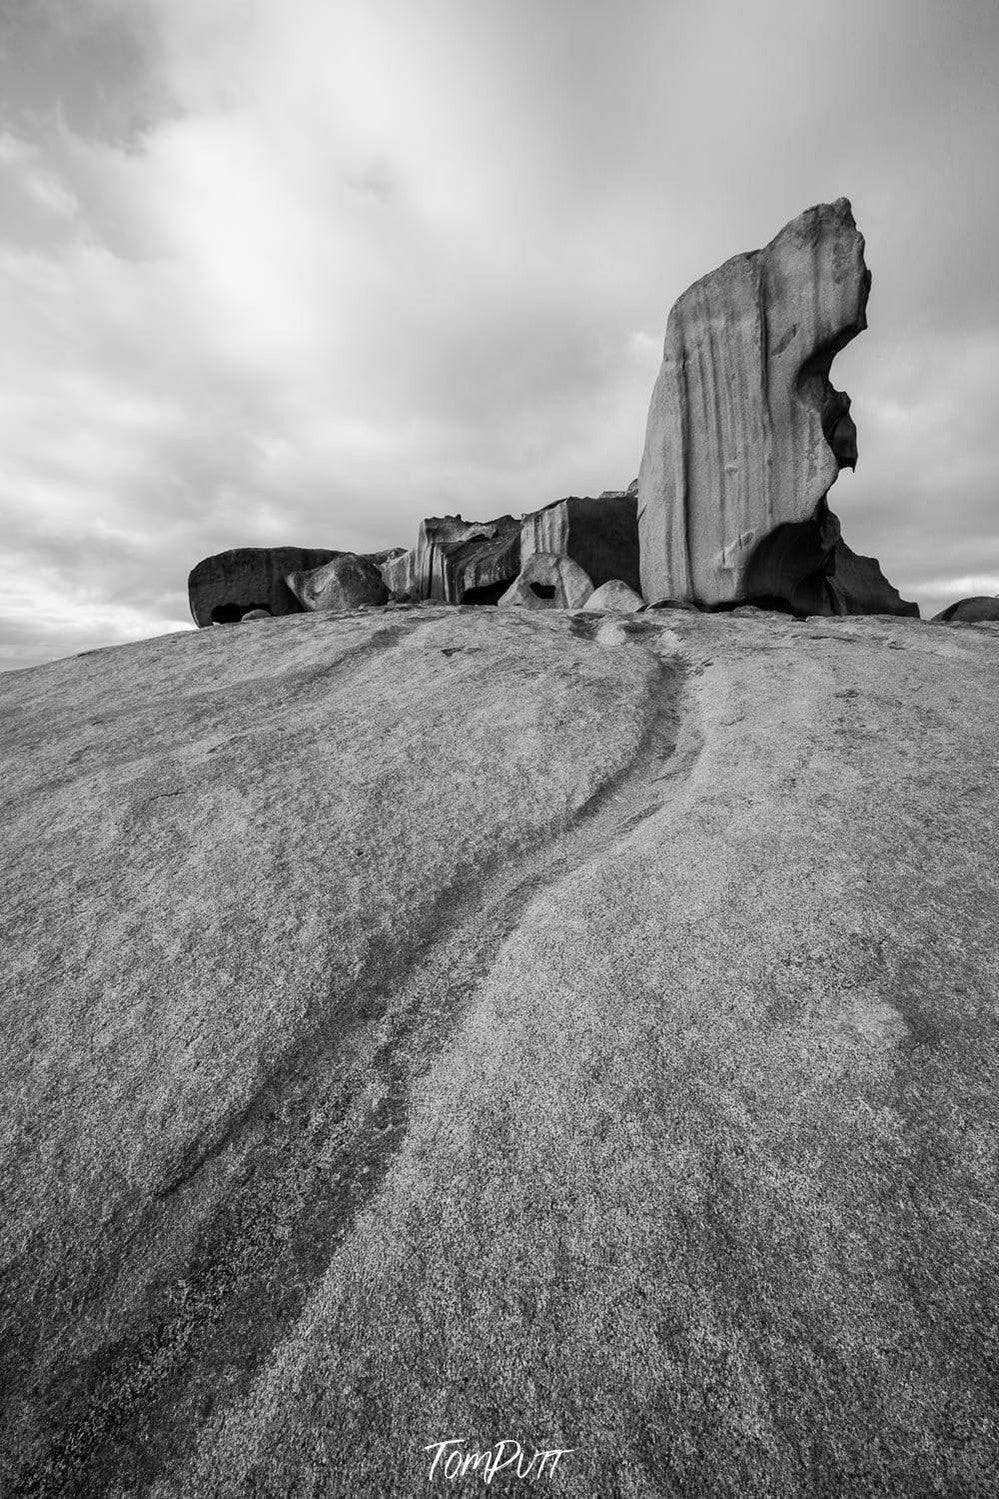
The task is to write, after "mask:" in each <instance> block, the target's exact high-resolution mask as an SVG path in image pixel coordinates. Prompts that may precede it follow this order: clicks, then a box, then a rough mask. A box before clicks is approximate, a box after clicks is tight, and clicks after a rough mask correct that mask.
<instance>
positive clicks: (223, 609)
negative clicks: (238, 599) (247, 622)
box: [212, 603, 271, 625]
mask: <svg viewBox="0 0 999 1499" xmlns="http://www.w3.org/2000/svg"><path fill="white" fill-rule="evenodd" d="M251 609H260V610H262V611H263V613H265V614H270V612H271V611H270V609H269V608H268V606H267V605H266V604H265V603H264V604H216V605H215V608H214V609H213V610H212V624H213V625H236V624H238V623H239V621H240V620H241V619H242V618H243V615H244V614H249V612H250V610H251Z"/></svg>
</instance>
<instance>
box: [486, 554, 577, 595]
mask: <svg viewBox="0 0 999 1499" xmlns="http://www.w3.org/2000/svg"><path fill="white" fill-rule="evenodd" d="M592 592H593V584H592V582H591V581H590V579H589V578H588V577H587V575H586V573H585V572H584V571H583V569H582V568H581V567H580V566H579V563H578V562H573V560H572V558H571V557H564V556H559V555H557V554H556V553H554V552H532V553H531V555H530V556H529V557H527V558H525V560H524V565H523V567H522V569H521V571H520V573H519V574H518V576H517V578H516V579H515V580H514V582H513V583H511V585H510V587H509V588H508V589H507V591H506V592H505V593H504V594H503V596H502V597H501V598H500V599H499V600H498V602H499V604H500V605H501V606H502V607H503V608H504V609H508V608H521V609H581V608H582V607H583V605H584V604H585V603H586V601H587V599H588V598H589V597H590V595H591V594H592Z"/></svg>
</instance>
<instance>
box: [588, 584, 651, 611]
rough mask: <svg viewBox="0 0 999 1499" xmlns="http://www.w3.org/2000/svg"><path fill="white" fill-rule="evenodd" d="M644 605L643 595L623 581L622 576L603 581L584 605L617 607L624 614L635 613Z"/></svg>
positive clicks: (601, 607)
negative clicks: (606, 581)
mask: <svg viewBox="0 0 999 1499" xmlns="http://www.w3.org/2000/svg"><path fill="white" fill-rule="evenodd" d="M643 607H644V606H643V602H642V597H641V595H640V594H637V593H636V592H635V590H634V589H633V588H629V587H628V585H627V583H622V582H621V580H620V578H612V579H611V581H610V582H609V583H601V585H600V587H599V588H596V589H594V591H593V592H592V593H591V594H590V596H589V598H588V599H587V600H586V603H585V604H584V605H583V608H584V609H615V610H617V611H618V612H619V613H623V614H634V613H636V612H637V610H639V609H641V608H643Z"/></svg>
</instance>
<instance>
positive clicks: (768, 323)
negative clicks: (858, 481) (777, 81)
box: [638, 198, 914, 614]
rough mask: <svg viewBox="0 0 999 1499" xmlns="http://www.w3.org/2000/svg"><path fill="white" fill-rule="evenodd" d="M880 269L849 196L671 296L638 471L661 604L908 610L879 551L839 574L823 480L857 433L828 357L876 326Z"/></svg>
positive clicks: (644, 530)
mask: <svg viewBox="0 0 999 1499" xmlns="http://www.w3.org/2000/svg"><path fill="white" fill-rule="evenodd" d="M870 282H871V277H870V272H869V271H868V269H867V266H866V264H865V262H864V240H863V236H862V235H861V234H860V232H859V231H858V229H857V226H856V224H855V222H854V218H853V213H852V210H851V208H850V204H849V201H848V200H847V199H846V198H840V199H838V200H837V201H836V202H835V203H823V204H819V205H818V206H817V207H815V208H809V209H807V210H806V211H805V212H804V213H802V214H800V215H799V216H798V218H796V219H793V220H792V221H791V222H790V223H789V224H787V225H786V226H785V227H784V228H783V229H782V230H781V232H780V233H779V234H778V235H777V236H776V238H775V239H773V240H771V242H770V244H768V245H767V246H766V247H765V248H764V249H762V250H757V251H753V252H751V253H749V254H743V255H736V256H735V257H734V258H733V259H731V260H729V261H727V262H726V263H725V264H724V265H723V266H721V267H719V269H718V270H716V271H712V272H711V273H710V275H707V276H705V277H703V278H702V279H701V280H700V281H697V282H695V284H694V285H693V286H691V287H690V288H689V289H688V290H687V291H686V292H684V294H683V296H682V297H680V299H679V301H677V303H676V304H675V306H674V307H673V309H672V311H671V312H670V315H669V320H668V323H667V328H666V340H665V346H664V351H663V362H662V367H661V369H660V371H659V376H658V379H657V381H656V385H655V389H654V391H653V394H652V401H651V405H650V408H649V419H648V427H647V432H646V442H645V452H644V455H643V458H642V466H641V471H640V474H639V491H638V494H639V503H638V516H639V520H638V524H639V532H640V537H641V572H642V590H641V591H642V593H643V594H644V595H645V597H646V598H647V599H648V600H649V601H650V602H651V603H654V602H656V601H658V600H660V599H667V598H669V599H689V600H692V601H694V602H697V603H701V604H705V605H708V606H718V605H726V604H733V603H739V602H744V601H747V600H753V599H755V598H763V599H765V600H767V601H768V602H769V601H778V602H783V603H784V604H785V605H786V606H787V607H790V608H793V609H797V610H799V612H808V613H818V614H835V613H839V612H842V610H843V609H844V608H846V609H847V611H848V612H854V610H855V609H856V608H857V607H858V606H862V607H861V609H860V612H872V611H871V610H870V604H871V602H873V603H874V605H875V606H876V609H875V610H874V611H873V612H878V613H882V612H883V613H898V612H902V613H911V612H912V611H913V609H914V606H912V605H907V604H904V603H903V602H902V601H901V600H899V599H898V595H897V594H896V593H895V591H894V589H892V588H891V585H890V584H888V583H887V582H886V581H885V580H883V579H882V578H881V574H880V570H879V569H878V568H877V564H876V563H873V561H872V559H866V560H867V561H870V562H871V563H872V567H873V571H872V570H871V568H870V567H869V568H865V569H860V568H858V567H857V566H856V565H855V564H854V563H850V566H849V567H848V568H847V573H848V577H847V578H846V579H845V580H844V581H843V582H841V583H840V584H837V583H836V580H835V575H836V572H837V569H838V566H839V564H840V563H841V562H846V561H849V559H848V558H847V557H846V555H845V554H842V553H838V552H837V543H838V542H839V539H840V537H839V523H838V521H836V519H835V517H833V516H831V515H830V514H829V511H828V507H827V504H826V495H827V493H828V491H829V489H830V487H831V485H832V484H833V482H834V481H835V479H836V476H837V474H838V473H839V470H840V468H841V467H844V466H846V467H850V468H853V467H855V465H856V461H857V434H856V428H855V427H854V424H853V420H852V418H851V416H850V400H849V397H848V396H847V395H845V394H844V393H843V392H842V391H837V390H836V389H835V388H834V386H833V385H832V383H831V381H830V379H829V370H830V366H831V364H832V360H833V358H834V356H835V355H836V354H837V353H838V351H839V350H840V349H842V348H843V347H844V346H845V345H846V344H848V343H849V342H850V340H851V339H852V338H854V337H855V336H856V335H857V334H858V333H859V332H861V331H862V329H864V328H866V326H867V314H866V308H867V298H868V293H869V290H870ZM849 557H850V558H852V557H853V554H852V553H851V554H849ZM879 580H880V581H879ZM882 582H883V583H884V587H883V588H882V587H881V583H882ZM899 605H901V608H899V607H898V606H899Z"/></svg>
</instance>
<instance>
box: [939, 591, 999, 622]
mask: <svg viewBox="0 0 999 1499" xmlns="http://www.w3.org/2000/svg"><path fill="white" fill-rule="evenodd" d="M933 620H934V622H935V623H936V622H940V623H944V622H947V621H949V622H950V623H951V624H965V625H976V624H989V623H991V622H992V621H994V620H999V594H996V595H995V596H994V597H989V595H987V594H976V596H975V597H974V598H971V599H959V600H958V602H957V603H956V604H950V605H948V607H947V608H946V609H941V611H940V613H939V614H934V616H933Z"/></svg>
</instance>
